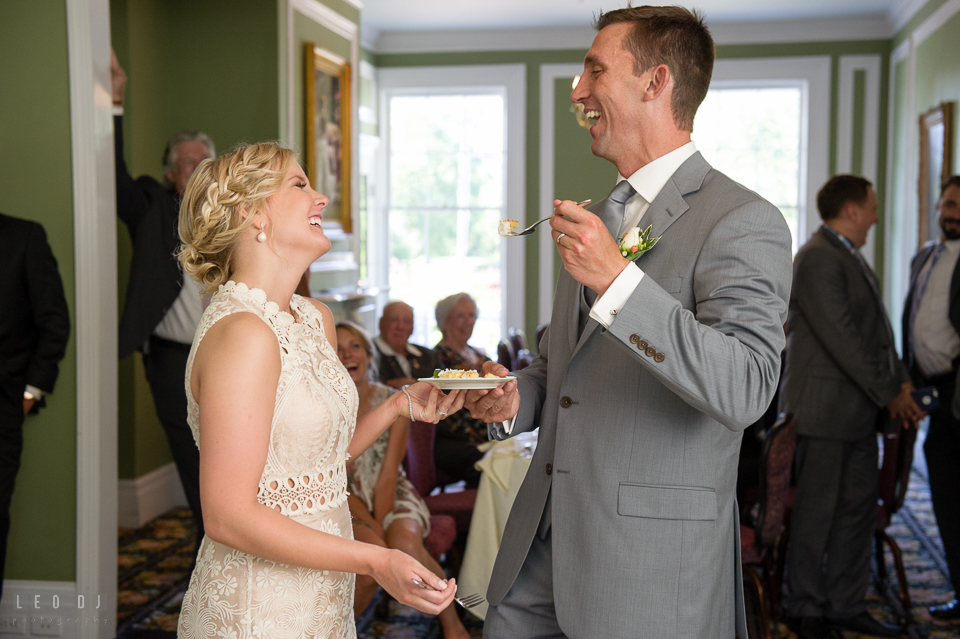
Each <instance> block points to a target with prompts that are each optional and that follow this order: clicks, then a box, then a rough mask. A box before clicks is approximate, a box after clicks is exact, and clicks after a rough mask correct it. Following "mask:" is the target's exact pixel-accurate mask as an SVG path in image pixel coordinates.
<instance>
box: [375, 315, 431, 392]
mask: <svg viewBox="0 0 960 639" xmlns="http://www.w3.org/2000/svg"><path fill="white" fill-rule="evenodd" d="M412 334H413V307H411V306H410V305H409V304H405V303H403V302H390V303H389V304H387V305H386V306H385V307H384V308H383V315H382V316H381V317H380V334H379V335H377V337H376V338H375V339H374V340H373V345H374V347H375V348H376V349H377V353H376V367H375V371H376V374H377V378H378V379H379V380H380V381H381V382H383V383H384V384H386V385H387V386H392V387H394V388H400V387H401V386H406V385H407V384H413V383H415V382H416V381H417V378H418V377H430V376H431V375H433V370H434V369H435V368H437V356H436V354H435V353H434V352H433V351H432V350H431V349H429V348H427V347H426V346H420V345H418V344H411V343H410V342H409V341H408V340H409V339H410V335H412Z"/></svg>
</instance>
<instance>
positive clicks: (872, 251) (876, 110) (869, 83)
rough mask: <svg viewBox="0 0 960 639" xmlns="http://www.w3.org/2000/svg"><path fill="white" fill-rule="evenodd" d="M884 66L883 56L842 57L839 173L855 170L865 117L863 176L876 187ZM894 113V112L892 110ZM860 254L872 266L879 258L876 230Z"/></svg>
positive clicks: (838, 129)
mask: <svg viewBox="0 0 960 639" xmlns="http://www.w3.org/2000/svg"><path fill="white" fill-rule="evenodd" d="M880 65H881V59H880V56H879V55H862V56H854V55H849V56H841V57H840V71H839V78H838V80H839V83H838V84H839V87H840V88H839V95H838V96H837V140H836V142H837V158H836V159H837V164H836V167H837V173H850V172H852V170H853V155H854V149H853V143H854V140H853V133H854V131H853V128H854V121H855V119H856V118H857V117H858V116H862V117H863V146H862V148H861V149H859V151H860V157H861V158H862V168H861V171H860V174H861V175H863V177H865V178H867V179H868V180H870V181H871V182H873V183H874V184H876V182H877V169H878V167H877V162H878V160H879V155H878V151H877V149H878V146H879V139H878V138H879V134H880ZM857 71H864V72H865V75H866V86H865V92H864V101H863V108H864V111H863V113H862V114H857V113H854V112H853V109H854V95H853V90H854V83H855V79H854V78H855V74H856V72H857ZM891 113H892V111H891ZM860 253H861V254H862V255H863V257H864V259H865V260H866V261H867V263H869V264H870V265H871V266H873V265H874V263H875V261H876V260H875V256H876V229H875V227H873V228H871V229H870V232H869V233H868V234H867V241H866V243H865V244H864V246H863V247H862V248H861V250H860Z"/></svg>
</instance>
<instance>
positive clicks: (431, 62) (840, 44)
mask: <svg viewBox="0 0 960 639" xmlns="http://www.w3.org/2000/svg"><path fill="white" fill-rule="evenodd" d="M889 53H890V41H889V40H866V41H851V42H845V41H834V42H793V43H790V42H788V43H777V44H762V45H720V46H718V47H717V58H718V59H737V58H780V57H783V58H786V57H794V56H830V57H831V60H832V62H833V73H832V91H831V94H832V96H833V97H832V100H831V111H830V121H829V122H828V123H813V125H814V126H816V125H817V124H820V125H826V126H828V127H829V139H830V154H829V162H830V166H829V169H830V172H831V173H833V172H834V167H835V166H836V157H837V149H836V135H837V121H838V114H837V95H838V86H839V81H838V71H839V60H840V57H841V56H845V55H868V54H875V55H879V56H881V61H882V63H881V64H882V68H881V79H880V82H881V86H880V96H881V97H880V118H879V120H880V124H879V127H878V129H879V130H878V131H877V132H876V134H877V136H878V140H879V144H878V160H879V162H878V171H877V175H878V178H877V184H876V187H877V192H878V194H880V195H881V202H880V204H881V210H880V219H881V224H882V221H883V219H884V218H883V215H884V211H883V200H882V194H883V193H884V192H885V175H886V155H887V152H886V144H887V140H886V135H887V126H886V122H887V91H888V89H887V85H888V80H887V77H888V71H887V68H888V63H889ZM585 54H586V50H545V51H472V52H470V51H468V52H453V53H450V52H443V53H402V54H376V53H370V52H367V53H366V57H367V59H369V61H370V62H371V63H372V64H373V65H374V66H377V67H380V68H386V67H411V66H440V65H448V66H454V65H467V64H525V65H526V67H527V96H526V100H527V136H526V138H527V139H526V155H527V165H526V176H527V184H526V211H527V214H526V221H527V222H532V221H534V220H535V219H536V218H537V217H539V211H540V209H539V202H538V199H539V193H540V183H539V163H540V129H539V121H540V67H541V66H542V65H544V64H563V63H575V64H579V63H581V62H582V61H583V57H584V55H585ZM571 80H572V78H558V79H557V80H556V86H555V87H554V90H555V92H556V93H555V105H556V107H555V108H556V112H555V130H554V136H555V138H554V153H555V157H554V170H555V178H554V187H555V188H556V189H557V191H556V193H557V197H570V198H571V199H583V198H587V197H592V198H593V199H594V200H596V199H598V198H599V197H603V196H604V195H605V193H596V192H595V191H596V189H597V186H596V185H597V184H612V183H613V180H614V178H615V173H613V174H612V175H611V172H612V171H613V169H612V168H610V167H609V166H608V165H607V163H606V162H604V161H603V160H599V159H598V158H595V157H593V155H592V154H591V153H590V136H589V134H588V133H587V132H586V131H585V130H583V129H582V128H580V127H579V126H578V125H577V124H576V123H575V121H574V117H573V114H572V113H570V112H569V106H570V83H571ZM857 95H859V96H860V97H859V99H858V100H857V101H856V109H855V113H854V118H853V125H854V131H855V132H859V137H858V136H857V135H855V136H854V137H855V140H856V139H862V136H864V135H867V132H866V131H864V113H863V109H864V108H865V102H866V98H865V97H864V95H863V93H862V92H860V93H858V94H857ZM857 158H859V155H855V159H857ZM561 191H563V193H561ZM567 191H569V195H564V193H566V192H567ZM581 194H583V195H582V198H581V197H580V196H581ZM878 231H880V232H879V233H878V242H877V247H878V248H877V255H876V264H877V265H878V269H879V270H880V271H881V272H882V259H883V252H882V246H883V234H882V228H880V227H878ZM526 255H527V258H526V273H525V278H526V279H525V283H526V290H527V296H526V309H525V310H526V317H527V322H526V323H527V326H526V327H525V329H526V331H527V334H528V335H531V334H533V333H534V331H535V328H536V323H537V317H538V314H539V309H538V290H539V289H538V287H539V285H538V282H539V264H540V261H539V257H540V256H539V250H538V244H537V243H536V242H529V243H528V244H527V251H526ZM555 268H556V269H559V264H558V263H555Z"/></svg>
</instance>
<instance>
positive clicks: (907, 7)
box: [887, 0, 929, 35]
mask: <svg viewBox="0 0 960 639" xmlns="http://www.w3.org/2000/svg"><path fill="white" fill-rule="evenodd" d="M927 2H929V0H897V1H896V2H894V4H893V6H892V7H890V11H889V12H888V14H887V15H888V17H889V18H890V22H891V24H892V25H893V34H894V35H896V34H897V32H899V31H900V29H902V28H904V27H905V26H907V23H908V22H910V20H912V19H913V16H915V15H917V12H918V11H920V9H922V8H923V7H924V5H925V4H927Z"/></svg>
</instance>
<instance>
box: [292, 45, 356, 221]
mask: <svg viewBox="0 0 960 639" xmlns="http://www.w3.org/2000/svg"><path fill="white" fill-rule="evenodd" d="M305 49H306V63H305V65H304V68H305V70H306V78H305V83H304V96H305V97H306V105H305V108H304V117H305V119H306V123H305V127H304V132H305V135H306V144H305V145H304V148H305V149H306V156H307V173H308V175H309V177H310V183H311V185H312V186H313V188H314V189H316V190H317V191H319V192H320V193H323V194H324V195H326V196H327V197H328V198H329V199H330V204H329V205H328V206H327V208H326V209H324V211H323V223H324V226H327V225H328V224H330V223H332V225H335V226H339V227H340V228H342V229H343V231H344V233H350V232H351V230H352V229H351V219H350V211H351V208H350V207H351V202H350V179H351V175H350V158H351V148H350V139H351V138H350V97H351V96H350V64H349V63H347V61H346V60H345V59H344V58H342V57H340V56H338V55H337V54H335V53H333V52H331V51H327V50H326V49H322V48H320V47H318V46H316V45H314V44H312V43H307V45H306V47H305Z"/></svg>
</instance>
